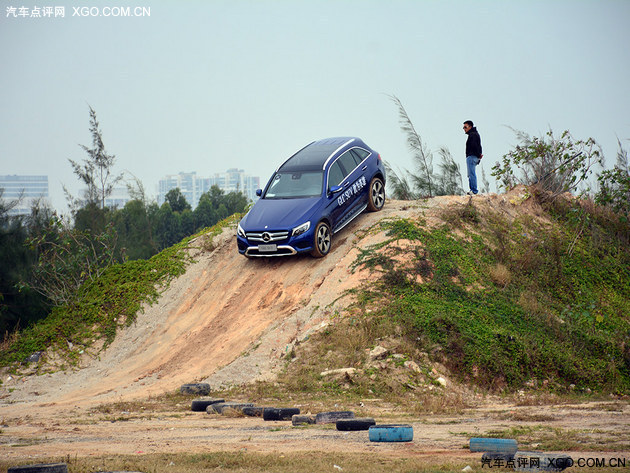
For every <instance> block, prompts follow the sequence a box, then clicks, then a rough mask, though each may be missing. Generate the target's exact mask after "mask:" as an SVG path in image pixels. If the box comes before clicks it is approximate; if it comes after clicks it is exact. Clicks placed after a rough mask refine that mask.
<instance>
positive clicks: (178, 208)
mask: <svg viewBox="0 0 630 473" xmlns="http://www.w3.org/2000/svg"><path fill="white" fill-rule="evenodd" d="M165 199H166V202H168V204H169V205H170V206H171V210H172V211H173V212H180V213H181V212H183V211H184V210H190V209H191V207H190V204H189V203H188V201H187V200H186V197H185V196H184V194H182V191H181V190H180V189H179V187H176V188H175V189H171V190H170V191H168V192H167V193H166V196H165Z"/></svg>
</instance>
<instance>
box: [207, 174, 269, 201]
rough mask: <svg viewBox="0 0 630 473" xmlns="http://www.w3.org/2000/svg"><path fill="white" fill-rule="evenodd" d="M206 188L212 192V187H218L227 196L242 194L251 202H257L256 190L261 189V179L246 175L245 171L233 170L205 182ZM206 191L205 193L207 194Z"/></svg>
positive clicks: (216, 175)
mask: <svg viewBox="0 0 630 473" xmlns="http://www.w3.org/2000/svg"><path fill="white" fill-rule="evenodd" d="M205 181H206V182H205V183H204V184H205V185H204V188H205V189H206V191H207V190H210V188H211V187H212V186H218V187H219V189H222V190H223V191H224V192H225V193H226V194H227V193H229V192H242V193H243V194H245V196H246V197H247V198H248V199H249V200H255V199H256V198H257V197H256V189H260V178H259V177H258V176H250V175H249V174H245V171H244V170H243V169H236V168H231V169H228V170H227V171H225V172H222V173H216V174H215V175H214V176H213V177H209V178H208V179H206V180H205ZM206 191H204V192H206Z"/></svg>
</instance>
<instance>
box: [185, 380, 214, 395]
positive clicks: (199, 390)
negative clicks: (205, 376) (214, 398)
mask: <svg viewBox="0 0 630 473" xmlns="http://www.w3.org/2000/svg"><path fill="white" fill-rule="evenodd" d="M179 392H181V393H182V394H193V395H198V396H207V395H208V394H210V385H209V384H208V383H190V384H182V385H181V386H180V388H179Z"/></svg>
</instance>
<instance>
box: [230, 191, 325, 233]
mask: <svg viewBox="0 0 630 473" xmlns="http://www.w3.org/2000/svg"><path fill="white" fill-rule="evenodd" d="M320 199H321V197H309V198H305V199H259V200H258V201H257V202H256V203H255V204H254V206H253V207H252V209H251V210H250V211H249V212H248V214H247V215H246V216H245V217H244V218H243V220H242V221H241V227H243V229H244V230H245V231H257V230H266V229H269V230H281V229H287V230H290V229H291V228H293V227H296V226H298V225H301V224H303V223H304V222H306V221H307V220H308V219H309V218H310V217H311V215H312V214H313V211H314V210H315V208H316V207H317V205H318V203H319V201H320Z"/></svg>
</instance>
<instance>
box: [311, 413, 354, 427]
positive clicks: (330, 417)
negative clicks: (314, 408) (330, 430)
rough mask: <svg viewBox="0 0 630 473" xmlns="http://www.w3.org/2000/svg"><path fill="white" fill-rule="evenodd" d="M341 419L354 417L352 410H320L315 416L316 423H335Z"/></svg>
mask: <svg viewBox="0 0 630 473" xmlns="http://www.w3.org/2000/svg"><path fill="white" fill-rule="evenodd" d="M341 419H354V412H352V411H331V412H320V413H319V414H317V415H316V416H315V423H316V424H335V423H336V422H337V421H338V420H341Z"/></svg>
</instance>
